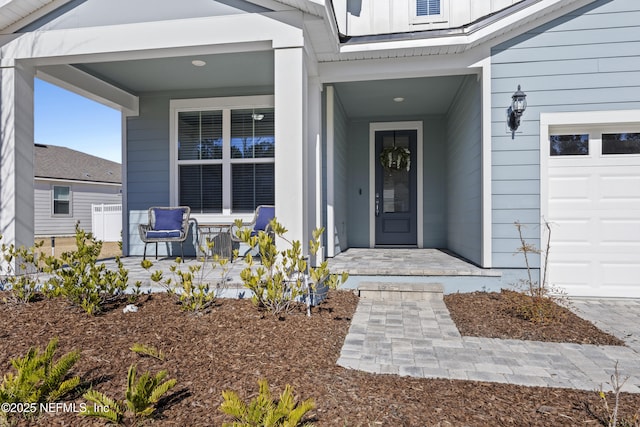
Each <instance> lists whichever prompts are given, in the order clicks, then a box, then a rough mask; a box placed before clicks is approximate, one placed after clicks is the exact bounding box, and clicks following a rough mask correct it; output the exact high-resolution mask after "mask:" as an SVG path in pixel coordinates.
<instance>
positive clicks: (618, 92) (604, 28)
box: [491, 0, 640, 268]
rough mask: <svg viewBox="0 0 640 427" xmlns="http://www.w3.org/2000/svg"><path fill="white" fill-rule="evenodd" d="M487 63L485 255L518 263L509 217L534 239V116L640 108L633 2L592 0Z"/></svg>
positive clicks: (638, 15)
mask: <svg viewBox="0 0 640 427" xmlns="http://www.w3.org/2000/svg"><path fill="white" fill-rule="evenodd" d="M491 63H492V65H491V92H492V94H491V105H492V106H493V107H492V112H491V114H492V115H491V117H492V119H491V120H492V141H491V143H492V159H493V160H492V193H493V194H492V227H493V240H492V245H493V258H492V261H493V267H496V268H500V267H503V268H508V267H514V268H522V267H524V260H523V257H522V256H514V253H515V252H516V248H517V247H518V246H519V245H520V242H519V239H518V234H517V230H516V228H515V227H514V225H513V224H514V222H515V221H519V222H521V223H522V224H524V225H525V228H524V236H525V238H526V240H527V241H528V242H529V243H532V244H535V245H536V246H538V247H540V243H541V242H540V239H539V236H540V228H539V227H540V221H541V219H542V218H541V217H540V216H541V215H540V151H539V150H540V144H541V143H542V144H544V143H545V142H544V141H540V114H541V113H550V112H565V111H573V112H580V111H614V110H630V109H638V108H640V2H638V1H637V0H612V1H611V0H600V1H596V2H594V3H592V4H591V5H589V6H586V7H584V8H581V9H578V10H576V11H574V12H572V13H570V14H567V15H565V16H563V17H562V18H559V19H556V20H554V21H552V22H550V23H548V24H545V25H542V26H540V27H538V28H536V29H534V30H531V31H529V32H527V33H525V34H522V35H521V36H519V37H516V38H514V39H512V40H510V41H508V42H505V43H503V44H501V45H498V46H496V47H495V48H493V49H492V57H491ZM518 85H521V87H522V90H523V91H524V92H525V93H526V95H527V103H528V107H527V110H526V111H525V113H524V116H523V120H522V124H521V126H520V128H519V129H518V131H517V132H516V134H515V138H514V139H512V138H511V133H510V132H509V131H508V129H507V126H506V109H507V107H508V106H509V104H510V102H511V95H512V94H513V92H515V90H516V89H517V86H518ZM639 120H640V118H639ZM534 262H535V266H538V265H539V259H537V258H536V259H535V260H534Z"/></svg>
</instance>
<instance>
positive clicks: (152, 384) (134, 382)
mask: <svg viewBox="0 0 640 427" xmlns="http://www.w3.org/2000/svg"><path fill="white" fill-rule="evenodd" d="M166 376H167V372H166V371H160V372H158V373H157V374H156V375H154V376H152V375H151V374H150V373H149V372H148V371H147V372H145V373H144V374H142V375H141V376H140V377H138V378H136V365H131V366H129V370H128V372H127V389H126V391H125V398H124V401H122V402H119V401H117V400H115V399H112V398H110V397H109V396H107V395H105V394H104V393H100V392H98V391H96V390H89V391H87V392H86V393H85V394H84V395H83V397H84V398H85V399H87V400H88V401H89V402H91V403H93V404H94V405H87V406H86V407H85V410H84V411H83V412H82V415H85V416H91V417H98V418H104V419H106V420H109V421H111V422H114V423H116V424H119V423H121V422H122V420H123V418H124V416H125V415H126V414H128V413H129V414H131V416H132V417H133V420H134V423H136V422H137V420H139V419H140V418H141V417H144V418H148V417H151V416H153V414H154V412H155V410H156V405H157V404H158V401H159V400H160V398H161V397H162V396H163V395H165V394H166V393H167V392H168V391H169V390H170V389H172V388H173V387H174V386H175V385H176V380H175V379H170V380H166V381H165V378H166Z"/></svg>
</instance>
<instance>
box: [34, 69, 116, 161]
mask: <svg viewBox="0 0 640 427" xmlns="http://www.w3.org/2000/svg"><path fill="white" fill-rule="evenodd" d="M34 100H35V106H34V111H35V118H34V122H35V123H34V132H35V142H36V143H37V144H50V145H60V146H63V147H68V148H72V149H74V150H78V151H82V152H85V153H88V154H92V155H94V156H98V157H102V158H105V159H108V160H112V161H114V162H118V163H122V146H121V144H122V142H121V141H122V130H121V129H122V122H121V120H122V119H121V114H120V112H119V111H117V110H114V109H113V108H110V107H107V106H105V105H102V104H100V103H97V102H95V101H92V100H90V99H87V98H85V97H82V96H79V95H76V94H74V93H73V92H69V91H68V90H66V89H62V88H60V87H58V86H55V85H52V84H50V83H47V82H45V81H43V80H40V79H36V80H35V99H34Z"/></svg>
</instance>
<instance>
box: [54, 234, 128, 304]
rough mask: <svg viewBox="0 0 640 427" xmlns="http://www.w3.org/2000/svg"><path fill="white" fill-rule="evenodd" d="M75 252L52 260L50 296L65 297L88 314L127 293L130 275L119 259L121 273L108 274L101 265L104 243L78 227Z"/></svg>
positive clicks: (118, 270) (66, 253)
mask: <svg viewBox="0 0 640 427" xmlns="http://www.w3.org/2000/svg"><path fill="white" fill-rule="evenodd" d="M76 246H77V249H76V250H75V251H69V252H64V253H62V255H61V256H60V258H61V261H60V260H57V259H55V258H50V259H48V261H47V268H48V271H49V272H51V273H52V274H53V276H52V277H51V279H49V280H48V282H47V288H45V290H46V292H47V294H48V295H50V296H64V297H66V298H67V299H69V301H71V302H72V303H73V304H75V305H77V306H79V307H81V308H82V309H83V310H84V311H86V312H87V313H89V314H96V313H99V312H100V311H102V309H103V307H104V305H105V304H106V303H108V302H109V301H111V300H113V299H114V298H116V297H117V296H119V295H121V294H122V293H124V291H125V289H126V288H127V282H128V280H129V272H128V271H127V269H126V268H124V265H123V264H122V262H121V261H120V258H119V257H116V264H117V266H118V269H117V270H116V271H112V270H109V269H108V268H107V267H106V265H105V264H98V263H97V260H98V256H99V255H100V250H101V249H102V242H101V241H100V240H97V239H96V238H95V237H94V236H93V234H92V233H87V232H85V231H84V230H82V229H80V227H79V225H78V224H76Z"/></svg>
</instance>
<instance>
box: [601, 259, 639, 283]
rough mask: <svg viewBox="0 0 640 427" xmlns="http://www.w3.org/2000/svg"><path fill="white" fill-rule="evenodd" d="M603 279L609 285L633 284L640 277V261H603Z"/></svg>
mask: <svg viewBox="0 0 640 427" xmlns="http://www.w3.org/2000/svg"><path fill="white" fill-rule="evenodd" d="M601 271H602V280H603V282H604V283H607V284H608V285H609V286H633V285H637V284H638V278H640V263H637V264H631V263H628V264H627V263H607V262H603V263H601Z"/></svg>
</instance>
